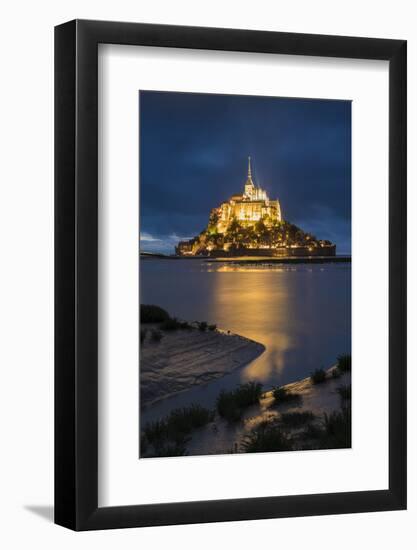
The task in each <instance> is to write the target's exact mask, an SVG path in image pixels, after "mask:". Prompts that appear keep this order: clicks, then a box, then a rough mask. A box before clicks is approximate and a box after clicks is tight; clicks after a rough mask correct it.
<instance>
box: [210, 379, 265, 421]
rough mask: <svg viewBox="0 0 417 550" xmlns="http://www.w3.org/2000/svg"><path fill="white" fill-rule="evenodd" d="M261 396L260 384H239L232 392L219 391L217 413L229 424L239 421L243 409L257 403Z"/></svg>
mask: <svg viewBox="0 0 417 550" xmlns="http://www.w3.org/2000/svg"><path fill="white" fill-rule="evenodd" d="M261 395H262V384H259V383H257V382H248V383H247V384H241V385H240V386H238V387H237V388H236V389H235V390H233V391H225V390H223V391H221V392H220V394H219V396H218V397H217V403H216V405H217V411H218V413H219V415H220V416H222V417H223V418H226V419H227V420H229V421H230V422H236V421H237V420H240V418H241V417H242V414H243V409H245V408H246V407H249V406H250V405H255V404H256V403H259V399H260V397H261Z"/></svg>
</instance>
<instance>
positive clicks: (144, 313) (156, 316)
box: [140, 304, 169, 323]
mask: <svg viewBox="0 0 417 550" xmlns="http://www.w3.org/2000/svg"><path fill="white" fill-rule="evenodd" d="M167 319H169V313H168V312H167V311H165V309H162V308H161V307H159V306H154V305H146V304H140V322H141V323H163V322H164V321H166V320H167Z"/></svg>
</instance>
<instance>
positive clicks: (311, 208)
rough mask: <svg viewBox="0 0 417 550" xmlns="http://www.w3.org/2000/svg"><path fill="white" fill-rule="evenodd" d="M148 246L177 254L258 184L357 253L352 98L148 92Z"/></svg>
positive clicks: (144, 176)
mask: <svg viewBox="0 0 417 550" xmlns="http://www.w3.org/2000/svg"><path fill="white" fill-rule="evenodd" d="M139 107H140V109H139V111H140V113H139V114H140V199H141V205H140V214H141V223H140V225H141V248H142V250H146V251H153V252H166V253H173V252H174V246H175V244H177V242H178V240H180V239H188V238H191V237H193V236H195V235H197V234H198V233H199V232H200V231H202V230H203V229H204V228H205V227H206V226H207V222H208V217H209V213H210V210H211V208H213V207H215V206H219V205H220V203H221V202H223V201H226V200H228V199H229V197H230V196H231V195H233V194H238V193H242V192H243V186H244V183H245V180H246V177H247V157H248V156H249V155H250V156H251V164H252V174H253V179H254V181H255V184H256V185H258V186H261V187H262V188H264V189H265V190H266V191H267V193H268V195H269V197H270V198H271V199H275V198H278V199H279V200H280V202H281V208H282V212H283V217H284V219H285V220H287V221H290V222H292V223H295V224H296V225H299V226H300V227H301V228H302V229H303V230H305V231H309V232H311V233H313V234H314V235H315V236H316V237H318V238H320V239H329V240H331V241H332V242H334V243H335V244H336V245H337V253H338V254H350V252H351V238H350V233H351V103H350V101H329V100H316V99H314V100H309V99H287V98H283V99H281V98H271V97H254V96H233V95H212V94H190V93H176V92H148V91H146V92H140V98H139Z"/></svg>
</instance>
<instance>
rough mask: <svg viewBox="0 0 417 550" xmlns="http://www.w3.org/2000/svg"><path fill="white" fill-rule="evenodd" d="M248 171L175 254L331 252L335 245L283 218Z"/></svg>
mask: <svg viewBox="0 0 417 550" xmlns="http://www.w3.org/2000/svg"><path fill="white" fill-rule="evenodd" d="M248 161H249V162H248V175H247V179H246V182H245V185H244V189H243V193H242V194H241V195H232V196H231V197H230V199H229V200H228V201H225V202H223V203H222V204H221V205H220V206H218V207H217V208H213V209H212V210H211V212H210V217H209V222H208V225H207V227H206V229H204V230H203V231H201V233H200V234H199V235H196V236H195V237H193V238H192V239H190V240H188V241H180V242H179V243H178V245H177V246H176V247H175V254H176V255H177V256H217V257H221V256H268V257H269V256H279V257H291V256H334V255H335V254H336V246H335V245H334V244H332V243H331V242H330V241H326V240H319V239H316V238H315V237H314V236H313V235H311V234H310V233H306V232H304V231H303V230H302V229H300V228H299V227H297V226H296V225H294V224H292V223H290V222H288V221H286V220H284V219H283V216H282V211H281V205H280V203H279V201H278V199H276V200H271V199H270V198H269V197H268V195H267V193H266V191H265V190H264V189H261V187H258V186H257V185H256V184H255V182H254V181H253V178H252V170H251V164H250V157H249V159H248Z"/></svg>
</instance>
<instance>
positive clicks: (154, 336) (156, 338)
mask: <svg viewBox="0 0 417 550" xmlns="http://www.w3.org/2000/svg"><path fill="white" fill-rule="evenodd" d="M162 336H163V335H162V332H161V331H160V330H157V329H153V330H152V331H151V340H152V342H160V341H161V339H162Z"/></svg>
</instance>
